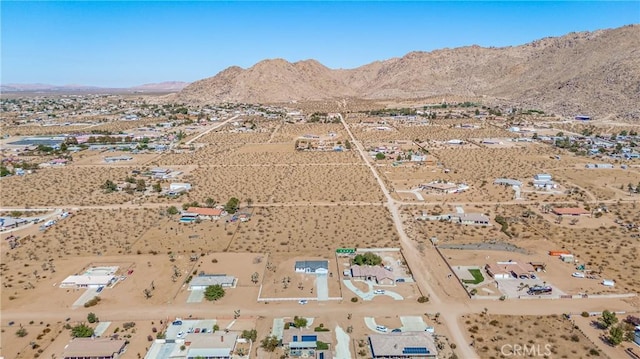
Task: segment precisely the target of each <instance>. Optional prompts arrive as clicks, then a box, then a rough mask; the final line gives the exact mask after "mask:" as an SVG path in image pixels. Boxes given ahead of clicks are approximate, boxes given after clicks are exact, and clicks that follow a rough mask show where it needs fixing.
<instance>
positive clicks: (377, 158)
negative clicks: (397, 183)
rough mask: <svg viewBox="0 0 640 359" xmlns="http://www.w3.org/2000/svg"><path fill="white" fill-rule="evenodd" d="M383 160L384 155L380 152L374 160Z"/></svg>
mask: <svg viewBox="0 0 640 359" xmlns="http://www.w3.org/2000/svg"><path fill="white" fill-rule="evenodd" d="M384 158H385V156H384V153H382V152H378V153H376V160H384Z"/></svg>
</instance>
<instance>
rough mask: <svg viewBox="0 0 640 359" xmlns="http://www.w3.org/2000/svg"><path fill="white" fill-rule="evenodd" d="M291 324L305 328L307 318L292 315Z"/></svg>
mask: <svg viewBox="0 0 640 359" xmlns="http://www.w3.org/2000/svg"><path fill="white" fill-rule="evenodd" d="M293 324H294V325H295V326H296V328H305V327H306V326H307V318H303V317H299V316H297V315H296V316H295V317H293Z"/></svg>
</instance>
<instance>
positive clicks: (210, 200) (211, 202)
mask: <svg viewBox="0 0 640 359" xmlns="http://www.w3.org/2000/svg"><path fill="white" fill-rule="evenodd" d="M204 203H206V204H207V207H209V208H213V207H214V206H215V205H216V201H215V200H214V199H213V198H211V197H209V198H207V199H206V200H205V201H204Z"/></svg>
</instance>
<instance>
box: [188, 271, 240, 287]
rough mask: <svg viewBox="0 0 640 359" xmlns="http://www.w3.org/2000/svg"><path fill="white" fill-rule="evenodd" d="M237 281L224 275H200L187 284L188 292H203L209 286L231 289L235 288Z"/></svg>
mask: <svg viewBox="0 0 640 359" xmlns="http://www.w3.org/2000/svg"><path fill="white" fill-rule="evenodd" d="M236 282H237V279H236V278H235V277H233V276H230V275H226V274H200V275H198V276H196V277H193V278H192V279H191V281H190V282H189V290H205V289H207V287H208V286H211V285H220V286H222V287H226V288H231V287H235V286H236Z"/></svg>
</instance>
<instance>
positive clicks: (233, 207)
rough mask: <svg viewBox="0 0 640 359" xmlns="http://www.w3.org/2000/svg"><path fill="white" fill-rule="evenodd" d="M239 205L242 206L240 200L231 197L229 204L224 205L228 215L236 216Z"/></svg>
mask: <svg viewBox="0 0 640 359" xmlns="http://www.w3.org/2000/svg"><path fill="white" fill-rule="evenodd" d="M238 205H240V200H239V199H237V198H235V197H231V198H230V199H229V201H228V202H227V204H225V205H224V210H225V211H226V212H227V213H231V214H234V213H236V212H237V211H238Z"/></svg>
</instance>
